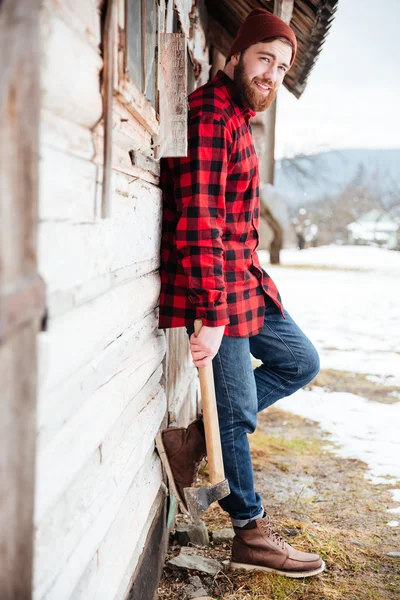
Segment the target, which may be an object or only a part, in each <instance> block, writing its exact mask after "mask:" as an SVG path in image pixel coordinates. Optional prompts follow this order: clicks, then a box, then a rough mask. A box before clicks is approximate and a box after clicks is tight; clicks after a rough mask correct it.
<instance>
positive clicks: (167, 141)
mask: <svg viewBox="0 0 400 600" xmlns="http://www.w3.org/2000/svg"><path fill="white" fill-rule="evenodd" d="M186 56H187V51H186V38H185V35H184V34H180V33H162V34H161V36H160V52H159V57H160V59H159V60H160V64H159V68H158V73H159V92H160V128H161V131H160V135H159V137H158V138H156V144H157V145H158V148H157V154H156V157H157V158H160V157H162V156H186V155H187V77H186V73H187V64H186V63H187V60H186Z"/></svg>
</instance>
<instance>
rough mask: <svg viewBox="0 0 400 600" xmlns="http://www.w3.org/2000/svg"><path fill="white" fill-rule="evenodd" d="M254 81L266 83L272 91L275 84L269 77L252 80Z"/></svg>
mask: <svg viewBox="0 0 400 600" xmlns="http://www.w3.org/2000/svg"><path fill="white" fill-rule="evenodd" d="M253 81H254V82H255V83H261V85H267V86H268V87H269V88H270V89H271V90H272V91H273V92H274V91H275V84H274V83H273V82H272V81H271V80H270V79H269V80H265V79H256V78H254V80H253Z"/></svg>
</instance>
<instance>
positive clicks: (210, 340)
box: [190, 325, 225, 367]
mask: <svg viewBox="0 0 400 600" xmlns="http://www.w3.org/2000/svg"><path fill="white" fill-rule="evenodd" d="M224 331H225V325H222V326H221V327H207V326H206V325H203V327H202V328H201V331H200V333H199V335H198V336H197V337H196V336H195V334H194V333H193V334H192V335H191V336H190V351H191V353H192V357H193V362H194V364H195V365H196V367H206V366H207V365H210V364H211V361H212V359H213V358H214V356H215V355H216V354H217V352H218V350H219V347H220V345H221V341H222V337H223V335H224Z"/></svg>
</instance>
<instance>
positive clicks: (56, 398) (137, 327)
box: [37, 311, 159, 452]
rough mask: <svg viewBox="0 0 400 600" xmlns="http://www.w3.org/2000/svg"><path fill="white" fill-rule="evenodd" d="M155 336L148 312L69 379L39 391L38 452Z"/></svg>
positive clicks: (152, 318)
mask: <svg viewBox="0 0 400 600" xmlns="http://www.w3.org/2000/svg"><path fill="white" fill-rule="evenodd" d="M157 334H159V331H158V330H157V316H156V314H155V313H154V311H151V312H150V313H149V314H147V315H146V316H145V317H143V318H141V319H140V320H138V321H137V323H135V324H134V325H133V326H132V327H131V328H130V330H129V331H128V332H126V333H124V334H123V335H121V336H120V337H118V338H117V339H116V340H115V341H114V342H113V343H111V344H109V345H108V346H107V347H106V348H105V349H104V350H103V351H102V352H101V353H100V354H99V355H98V356H96V358H95V359H93V360H91V361H90V362H89V363H88V364H86V365H84V366H83V367H82V368H81V369H79V370H78V371H77V372H76V373H74V374H73V375H72V377H69V378H67V379H66V380H65V381H63V382H62V383H61V384H59V385H57V386H56V387H55V388H53V389H51V390H50V391H49V392H48V393H45V392H44V391H43V392H42V393H41V394H40V395H39V399H38V416H37V428H38V439H37V444H38V452H42V451H44V449H45V448H46V447H47V446H48V444H49V443H50V442H51V441H52V440H53V439H54V438H55V436H56V435H57V434H58V433H59V432H60V431H61V429H62V428H63V426H64V425H65V424H66V423H67V422H68V421H69V420H70V419H71V418H72V417H73V415H74V414H75V413H76V412H77V411H78V410H79V409H80V407H81V406H83V405H84V404H85V402H87V401H88V400H89V398H90V397H91V396H92V394H94V393H95V391H96V390H97V389H99V388H100V387H101V386H103V385H106V384H107V382H108V381H110V380H111V379H112V378H113V377H114V376H115V375H116V374H117V373H118V372H119V369H120V367H121V364H125V363H126V361H127V360H128V359H129V358H130V357H131V356H133V355H134V354H135V352H137V350H138V348H140V347H141V346H144V345H145V344H146V342H147V340H148V339H149V338H150V337H151V336H156V335H157Z"/></svg>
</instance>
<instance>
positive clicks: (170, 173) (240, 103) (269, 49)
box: [159, 9, 325, 577]
mask: <svg viewBox="0 0 400 600" xmlns="http://www.w3.org/2000/svg"><path fill="white" fill-rule="evenodd" d="M296 48H297V43H296V37H295V35H294V32H293V31H292V29H291V28H290V27H289V26H288V25H286V24H285V22H284V21H282V20H281V19H279V18H278V17H276V16H274V15H272V14H271V13H269V12H268V11H266V10H263V9H256V10H253V11H252V12H251V13H250V14H249V15H248V16H247V18H246V20H245V21H244V22H243V24H242V26H241V27H240V29H239V31H238V34H237V37H236V38H235V40H234V42H233V45H232V47H231V49H230V52H229V55H228V57H227V63H226V65H225V68H224V70H223V71H218V73H217V74H216V75H215V77H214V78H213V79H212V80H211V81H210V82H209V83H207V84H206V85H204V86H202V87H200V88H198V89H197V90H195V91H194V92H193V93H192V94H191V95H190V96H189V108H190V110H189V118H188V155H187V157H185V158H170V159H164V160H163V161H162V176H161V185H162V190H163V204H164V216H163V234H162V247H161V269H160V274H161V297H160V316H159V327H161V328H169V327H182V326H185V327H186V329H187V331H188V334H189V336H190V350H191V353H192V357H193V361H194V363H195V365H196V366H198V367H201V366H205V365H208V364H210V363H211V362H212V366H213V372H214V380H215V390H216V398H217V407H218V416H219V424H220V433H221V443H222V452H223V459H224V467H225V474H226V477H227V479H228V482H229V486H230V490H231V493H230V495H229V496H227V497H226V498H224V499H223V500H221V501H220V506H221V507H222V508H223V510H225V511H227V512H228V513H229V515H230V517H231V520H232V524H233V527H234V530H235V538H234V540H233V547H232V563H231V567H232V568H242V569H243V568H244V569H260V570H265V571H270V572H275V573H279V574H281V575H286V576H288V577H306V576H311V575H317V574H318V573H321V572H322V571H323V570H324V566H325V565H324V563H323V561H322V560H321V559H320V557H319V556H318V555H316V554H309V553H306V552H300V551H297V550H295V549H293V548H292V547H291V546H290V545H289V544H288V543H287V542H285V541H284V540H283V539H282V538H281V537H280V536H279V535H278V534H276V533H274V532H273V529H272V525H271V521H270V519H269V517H268V516H267V515H266V512H265V510H264V507H263V505H262V502H261V498H260V496H259V494H258V493H257V492H256V491H255V489H254V478H253V468H252V462H251V456H250V450H249V443H248V438H247V434H249V433H253V432H254V430H255V428H256V421H257V413H258V412H260V411H262V410H264V409H266V408H267V407H269V406H271V404H273V403H274V402H276V401H277V400H279V399H280V398H283V397H285V396H289V395H290V394H293V393H294V392H295V391H296V390H298V389H299V388H301V387H302V386H304V385H306V384H307V383H309V382H310V381H311V380H312V379H313V378H314V377H315V376H316V374H317V373H318V371H319V358H318V353H317V351H316V350H315V348H314V346H313V345H312V344H311V342H310V341H309V339H308V338H307V337H306V336H305V335H304V333H303V332H302V331H301V329H300V328H299V327H298V326H297V325H296V323H295V322H294V321H293V319H292V318H291V317H290V315H289V314H288V313H287V311H286V310H285V309H284V307H283V305H282V301H281V297H280V295H279V292H278V289H277V287H276V285H275V283H274V282H273V281H272V279H271V277H269V275H267V273H266V272H265V271H264V270H263V269H262V268H261V266H260V263H259V260H258V257H257V252H256V248H257V246H258V225H259V215H260V200H259V167H258V158H257V156H256V153H255V150H254V146H253V142H252V134H251V126H250V119H251V118H252V117H254V116H255V114H256V112H259V111H264V110H266V109H267V108H268V107H269V106H270V105H271V104H272V102H273V101H274V99H275V95H276V91H277V89H278V88H279V86H280V85H281V84H282V81H283V79H284V77H285V75H286V74H287V72H288V71H289V69H290V68H291V66H292V65H293V62H294V59H295V56H296ZM195 319H201V320H202V322H203V328H202V329H201V332H200V334H199V335H198V336H197V337H195V335H194V333H193V322H194V320H195ZM250 354H252V355H253V356H254V357H255V358H257V359H259V360H261V362H262V364H261V366H259V367H258V368H256V369H255V370H254V371H253V368H252V363H251V356H250ZM163 442H164V447H165V451H166V453H167V456H168V457H169V463H170V467H171V469H172V473H173V475H174V478H175V483H176V484H177V488H178V492H179V493H180V495H181V496H182V498H181V500H182V499H183V494H182V489H183V488H184V487H188V486H190V485H191V483H192V481H193V478H194V475H195V470H196V465H197V464H198V461H199V460H200V458H201V456H202V455H203V454H204V451H205V446H204V430H203V426H202V421H201V420H197V421H195V422H194V423H192V424H191V425H189V427H188V428H187V429H183V428H169V429H167V430H164V432H163Z"/></svg>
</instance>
